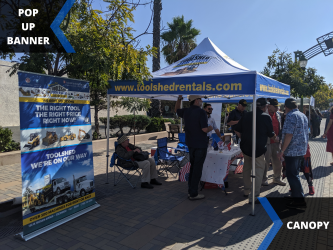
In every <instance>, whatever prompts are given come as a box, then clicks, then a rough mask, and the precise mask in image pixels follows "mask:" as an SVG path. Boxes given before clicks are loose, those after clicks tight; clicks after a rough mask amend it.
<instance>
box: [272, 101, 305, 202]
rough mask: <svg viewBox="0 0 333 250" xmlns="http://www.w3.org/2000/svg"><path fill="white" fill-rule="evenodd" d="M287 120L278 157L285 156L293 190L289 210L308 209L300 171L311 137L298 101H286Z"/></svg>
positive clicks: (289, 198)
mask: <svg viewBox="0 0 333 250" xmlns="http://www.w3.org/2000/svg"><path fill="white" fill-rule="evenodd" d="M285 112H286V118H285V122H284V125H283V129H282V146H281V150H280V152H279V153H278V157H279V158H280V159H282V157H283V155H284V159H285V163H286V174H287V179H288V182H289V185H290V188H291V197H290V196H286V197H285V198H286V199H287V200H288V201H289V202H288V203H287V207H288V208H306V203H305V200H304V192H303V188H302V185H301V182H300V179H299V171H300V169H301V164H302V161H303V157H304V155H305V154H306V150H307V145H308V140H309V135H308V129H309V128H308V118H307V117H306V116H305V115H304V114H303V113H302V112H300V111H299V110H298V109H297V105H296V100H295V99H294V98H288V99H286V101H285Z"/></svg>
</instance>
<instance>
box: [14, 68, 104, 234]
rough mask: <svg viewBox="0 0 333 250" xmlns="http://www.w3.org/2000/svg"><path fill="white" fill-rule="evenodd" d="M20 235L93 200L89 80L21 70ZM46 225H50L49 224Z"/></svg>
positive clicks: (68, 215)
mask: <svg viewBox="0 0 333 250" xmlns="http://www.w3.org/2000/svg"><path fill="white" fill-rule="evenodd" d="M18 78H19V102H20V103H19V105H20V126H21V171H22V197H23V198H22V202H23V204H22V215H23V232H22V233H20V234H19V235H18V236H19V237H21V238H22V239H24V240H29V239H30V238H32V237H34V236H37V235H39V234H41V233H43V232H45V231H47V230H49V229H50V228H52V227H55V226H57V225H60V224H62V223H65V222H67V221H68V220H71V219H73V217H76V216H75V214H77V213H79V212H80V213H82V212H84V211H88V210H89V211H90V210H91V209H92V208H95V207H98V206H99V205H98V204H97V203H96V201H95V181H94V167H93V151H92V134H91V122H90V104H89V103H90V96H89V83H88V82H86V81H80V80H74V79H68V78H61V77H53V76H48V75H40V74H34V73H27V72H19V73H18ZM50 225H52V226H51V227H50Z"/></svg>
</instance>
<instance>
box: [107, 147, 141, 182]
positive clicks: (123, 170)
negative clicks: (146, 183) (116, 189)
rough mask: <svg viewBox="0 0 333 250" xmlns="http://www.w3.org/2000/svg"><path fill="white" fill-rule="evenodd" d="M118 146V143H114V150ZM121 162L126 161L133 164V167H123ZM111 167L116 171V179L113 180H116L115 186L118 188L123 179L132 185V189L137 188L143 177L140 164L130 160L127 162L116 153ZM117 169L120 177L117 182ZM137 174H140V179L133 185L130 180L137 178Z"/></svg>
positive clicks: (112, 158)
mask: <svg viewBox="0 0 333 250" xmlns="http://www.w3.org/2000/svg"><path fill="white" fill-rule="evenodd" d="M117 146H118V142H114V148H115V149H116V148H117ZM119 160H122V161H126V162H131V163H132V165H131V166H130V167H123V166H122V165H121V163H120V162H121V161H119ZM110 167H111V168H112V167H114V171H113V173H114V178H113V179H114V185H115V186H116V185H117V184H118V183H119V182H120V181H121V180H122V179H124V178H125V179H126V181H127V182H128V183H129V184H130V186H131V187H132V188H136V184H137V183H138V181H139V180H140V179H141V175H142V173H141V170H140V168H139V166H138V164H137V163H136V162H135V161H132V160H131V159H129V160H125V159H123V158H121V157H119V156H118V155H117V153H116V152H114V153H113V155H112V157H111V162H110ZM116 168H117V169H118V171H119V175H118V178H117V180H116ZM130 172H132V173H131V174H130ZM136 173H138V174H139V178H138V179H137V181H136V182H135V184H132V183H131V182H130V179H131V178H132V177H133V176H135V175H136Z"/></svg>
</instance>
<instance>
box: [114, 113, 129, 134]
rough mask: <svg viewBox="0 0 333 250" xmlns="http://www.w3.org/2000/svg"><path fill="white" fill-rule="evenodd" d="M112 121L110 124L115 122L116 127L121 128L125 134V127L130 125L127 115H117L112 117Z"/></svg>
mask: <svg viewBox="0 0 333 250" xmlns="http://www.w3.org/2000/svg"><path fill="white" fill-rule="evenodd" d="M110 121H111V122H110V124H113V126H114V127H115V128H119V130H120V133H121V134H124V131H123V128H124V127H127V126H128V125H129V122H128V117H127V115H119V116H118V115H116V116H114V117H112V118H110Z"/></svg>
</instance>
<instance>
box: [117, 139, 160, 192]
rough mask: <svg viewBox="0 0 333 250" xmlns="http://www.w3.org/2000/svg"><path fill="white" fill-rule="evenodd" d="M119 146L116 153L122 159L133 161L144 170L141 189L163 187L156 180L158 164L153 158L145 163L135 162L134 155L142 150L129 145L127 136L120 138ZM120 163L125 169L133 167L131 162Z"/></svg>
mask: <svg viewBox="0 0 333 250" xmlns="http://www.w3.org/2000/svg"><path fill="white" fill-rule="evenodd" d="M117 142H118V146H117V147H116V153H117V155H118V156H119V157H120V158H123V159H125V160H129V159H131V160H132V161H133V162H134V164H136V165H137V166H138V167H139V168H141V169H142V176H141V188H148V189H152V188H154V186H153V185H162V183H160V182H158V181H157V180H156V178H157V171H156V164H155V160H154V159H153V158H149V159H148V160H145V161H135V159H134V158H133V155H134V153H135V152H138V153H140V152H141V148H139V147H136V146H134V145H133V144H130V143H129V139H128V137H127V136H126V135H120V136H119V137H118V140H117ZM118 160H119V161H120V165H121V166H122V167H123V168H125V169H126V168H130V167H132V166H133V163H132V162H129V161H122V160H121V159H118Z"/></svg>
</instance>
